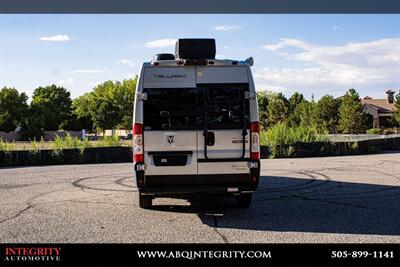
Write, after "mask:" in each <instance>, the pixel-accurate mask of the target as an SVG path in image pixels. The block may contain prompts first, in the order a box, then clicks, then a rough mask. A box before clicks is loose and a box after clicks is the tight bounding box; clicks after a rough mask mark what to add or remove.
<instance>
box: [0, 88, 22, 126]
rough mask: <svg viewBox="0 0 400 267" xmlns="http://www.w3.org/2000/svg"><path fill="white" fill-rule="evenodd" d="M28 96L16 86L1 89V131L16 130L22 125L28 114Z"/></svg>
mask: <svg viewBox="0 0 400 267" xmlns="http://www.w3.org/2000/svg"><path fill="white" fill-rule="evenodd" d="M27 100H28V97H27V96H26V94H25V93H21V94H20V93H18V91H17V89H15V88H7V87H4V88H3V89H1V90H0V131H5V132H9V131H14V130H15V129H16V128H17V127H18V126H21V124H22V122H23V120H24V117H25V116H26V115H27V110H28V105H27V103H26V101H27Z"/></svg>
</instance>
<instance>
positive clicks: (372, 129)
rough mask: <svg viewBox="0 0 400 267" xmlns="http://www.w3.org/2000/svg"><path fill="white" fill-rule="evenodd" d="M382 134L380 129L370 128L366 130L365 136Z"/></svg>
mask: <svg viewBox="0 0 400 267" xmlns="http://www.w3.org/2000/svg"><path fill="white" fill-rule="evenodd" d="M382 133H383V131H382V129H379V128H371V129H369V130H367V134H382Z"/></svg>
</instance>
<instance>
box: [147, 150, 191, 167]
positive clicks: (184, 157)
mask: <svg viewBox="0 0 400 267" xmlns="http://www.w3.org/2000/svg"><path fill="white" fill-rule="evenodd" d="M191 154H192V152H191V151H188V152H186V151H185V152H181V151H179V152H149V156H151V157H152V158H153V163H154V166H158V167H162V166H186V165H187V164H188V159H189V156H190V155H191Z"/></svg>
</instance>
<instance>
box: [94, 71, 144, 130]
mask: <svg viewBox="0 0 400 267" xmlns="http://www.w3.org/2000/svg"><path fill="white" fill-rule="evenodd" d="M136 83H137V77H135V78H134V79H129V80H124V81H123V82H122V83H121V82H118V81H117V82H113V81H106V82H104V83H102V84H100V85H98V86H96V87H95V88H94V90H93V92H91V93H90V96H89V109H90V114H91V118H92V120H93V123H94V127H96V128H99V129H101V130H105V129H112V128H116V127H118V128H124V129H130V128H131V127H132V119H133V102H134V98H135V88H136Z"/></svg>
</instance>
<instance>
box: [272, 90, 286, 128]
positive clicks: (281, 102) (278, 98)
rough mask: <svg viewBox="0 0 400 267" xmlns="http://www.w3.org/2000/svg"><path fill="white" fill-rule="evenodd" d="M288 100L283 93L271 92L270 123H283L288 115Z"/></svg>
mask: <svg viewBox="0 0 400 267" xmlns="http://www.w3.org/2000/svg"><path fill="white" fill-rule="evenodd" d="M288 105H289V104H288V100H287V99H286V97H285V96H284V95H283V94H282V93H277V94H271V96H270V98H269V101H268V124H269V126H271V125H275V124H277V123H279V122H281V123H283V122H284V121H285V120H286V118H287V116H288Z"/></svg>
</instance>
